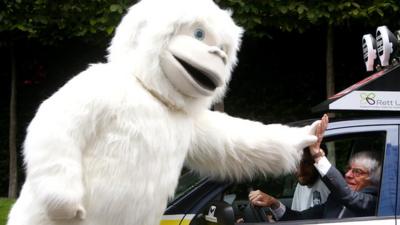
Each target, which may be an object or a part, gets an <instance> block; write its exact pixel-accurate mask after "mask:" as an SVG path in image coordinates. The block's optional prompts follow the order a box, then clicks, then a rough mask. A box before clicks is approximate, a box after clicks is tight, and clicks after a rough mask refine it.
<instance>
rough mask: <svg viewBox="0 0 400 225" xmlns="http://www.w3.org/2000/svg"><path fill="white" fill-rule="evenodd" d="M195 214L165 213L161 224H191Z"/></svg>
mask: <svg viewBox="0 0 400 225" xmlns="http://www.w3.org/2000/svg"><path fill="white" fill-rule="evenodd" d="M194 216H195V215H194V214H187V215H185V214H175V215H163V217H162V219H161V222H160V225H189V224H190V222H191V221H192V219H193V217H194Z"/></svg>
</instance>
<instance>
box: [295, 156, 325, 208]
mask: <svg viewBox="0 0 400 225" xmlns="http://www.w3.org/2000/svg"><path fill="white" fill-rule="evenodd" d="M322 149H323V150H325V149H326V148H322ZM324 153H325V154H326V153H327V151H325V152H324ZM295 175H296V178H297V182H298V183H297V185H296V189H295V191H294V195H293V200H292V206H291V209H292V210H296V211H303V210H306V209H308V208H310V207H313V206H315V205H320V204H322V203H324V202H325V201H326V199H327V198H328V195H329V193H330V191H329V189H328V188H327V187H326V185H325V184H324V182H322V180H321V178H320V175H319V172H318V170H317V169H316V168H315V166H314V159H313V158H312V156H311V154H310V150H309V149H308V148H307V149H304V151H303V156H302V158H301V161H300V165H299V167H298V169H297V171H296V174H295Z"/></svg>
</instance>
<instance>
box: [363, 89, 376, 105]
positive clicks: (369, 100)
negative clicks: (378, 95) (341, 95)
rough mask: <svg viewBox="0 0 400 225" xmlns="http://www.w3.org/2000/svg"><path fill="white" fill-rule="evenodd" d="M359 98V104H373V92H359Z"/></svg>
mask: <svg viewBox="0 0 400 225" xmlns="http://www.w3.org/2000/svg"><path fill="white" fill-rule="evenodd" d="M360 98H361V104H363V105H365V104H369V105H375V94H374V93H372V92H371V93H361V94H360Z"/></svg>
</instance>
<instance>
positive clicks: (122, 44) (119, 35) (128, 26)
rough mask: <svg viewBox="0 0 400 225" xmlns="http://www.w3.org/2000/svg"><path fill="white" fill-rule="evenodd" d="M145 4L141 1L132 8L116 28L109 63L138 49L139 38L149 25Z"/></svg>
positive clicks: (109, 50)
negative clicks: (129, 51)
mask: <svg viewBox="0 0 400 225" xmlns="http://www.w3.org/2000/svg"><path fill="white" fill-rule="evenodd" d="M143 2H144V1H140V2H139V3H137V4H135V5H133V6H132V7H130V8H129V10H128V12H127V13H126V15H125V16H124V17H123V18H122V20H121V22H120V24H119V25H118V27H117V28H116V30H115V34H114V37H113V39H112V40H111V44H110V46H109V47H108V49H107V50H108V53H109V54H108V56H107V59H108V61H109V62H110V61H115V60H116V59H118V58H120V57H124V56H125V55H126V53H127V51H128V50H130V49H133V48H136V47H137V45H138V39H139V38H138V37H139V36H140V33H141V32H142V31H143V29H144V27H146V25H147V20H146V18H147V17H146V15H145V12H147V10H145V8H146V5H145V4H143Z"/></svg>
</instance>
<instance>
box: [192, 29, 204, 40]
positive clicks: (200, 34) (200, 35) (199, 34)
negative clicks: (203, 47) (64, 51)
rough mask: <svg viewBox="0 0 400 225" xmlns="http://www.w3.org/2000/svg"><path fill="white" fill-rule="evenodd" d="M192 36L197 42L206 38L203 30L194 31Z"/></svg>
mask: <svg viewBox="0 0 400 225" xmlns="http://www.w3.org/2000/svg"><path fill="white" fill-rule="evenodd" d="M193 35H194V37H195V38H196V39H197V40H200V41H202V40H204V38H205V36H206V33H205V32H204V30H203V29H201V28H197V29H196V30H194V34H193Z"/></svg>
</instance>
